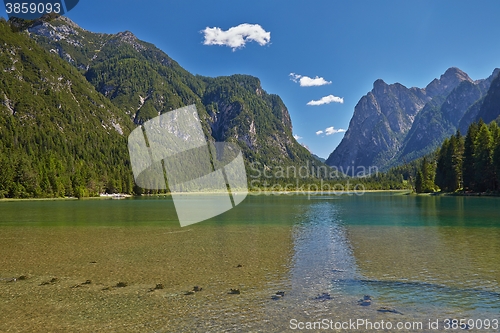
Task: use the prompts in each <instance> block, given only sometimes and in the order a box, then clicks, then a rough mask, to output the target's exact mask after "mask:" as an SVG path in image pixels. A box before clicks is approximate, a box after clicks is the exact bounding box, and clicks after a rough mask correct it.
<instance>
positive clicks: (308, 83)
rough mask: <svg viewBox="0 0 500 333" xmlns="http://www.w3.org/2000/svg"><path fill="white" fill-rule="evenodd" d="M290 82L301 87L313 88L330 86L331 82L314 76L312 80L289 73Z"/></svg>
mask: <svg viewBox="0 0 500 333" xmlns="http://www.w3.org/2000/svg"><path fill="white" fill-rule="evenodd" d="M290 80H292V81H293V82H296V83H297V82H298V83H299V84H300V86H301V87H314V86H324V85H325V84H331V83H332V81H326V80H325V79H323V78H322V77H319V76H316V77H315V78H314V79H312V78H310V77H308V76H304V75H299V74H295V73H290Z"/></svg>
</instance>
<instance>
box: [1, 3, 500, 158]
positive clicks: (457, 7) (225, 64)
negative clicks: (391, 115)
mask: <svg viewBox="0 0 500 333" xmlns="http://www.w3.org/2000/svg"><path fill="white" fill-rule="evenodd" d="M498 13H500V1H496V0H491V1H487V0H482V1H458V0H439V1H436V0H428V1H427V0H422V1H383V0H378V1H360V0H359V1H355V0H352V1H348V0H344V1H335V0H321V1H314V0H309V1H306V0H300V1H299V0H295V1H294V0H264V1H261V0H253V1H239V0H231V1H226V0H212V1H207V0H198V1H190V0H177V1H171V0H143V1H137V0H134V1H132V0H121V1H117V0H112V1H111V0H99V1H97V0H81V1H80V3H79V4H78V5H77V6H76V7H75V8H74V9H73V10H72V11H71V12H70V13H69V14H68V15H67V16H68V17H69V18H70V19H72V20H73V21H75V22H76V23H77V24H79V25H80V26H82V27H83V28H85V29H88V30H91V31H95V32H107V33H116V32H119V31H124V30H129V31H132V32H133V33H134V34H136V35H137V36H138V37H139V38H140V39H142V40H145V41H148V42H151V43H153V44H155V45H156V46H158V47H159V48H160V49H162V50H163V51H165V52H166V53H167V54H168V55H169V56H171V57H172V58H173V59H175V60H176V61H177V62H179V64H180V65H181V66H183V67H184V68H185V69H187V70H188V71H190V72H192V73H194V74H201V75H206V76H220V75H231V74H235V73H243V74H250V75H253V76H257V77H259V78H260V80H261V83H262V86H263V88H264V89H265V90H266V91H267V92H268V93H273V94H278V95H280V96H281V98H282V99H283V101H284V102H285V104H286V105H287V107H288V110H289V112H290V114H291V117H292V122H293V126H294V130H293V132H294V134H296V135H298V136H300V137H301V138H300V139H299V142H301V143H304V144H306V145H307V146H308V147H309V148H310V149H311V151H312V152H314V153H316V154H317V155H319V156H321V157H325V158H326V157H328V155H329V154H330V153H331V152H332V151H333V150H334V149H335V147H336V146H337V145H338V144H339V142H340V140H341V139H342V137H343V132H342V131H341V130H342V129H344V130H345V129H347V128H348V125H349V121H350V119H351V117H352V114H353V111H354V107H355V105H356V103H357V102H358V101H359V99H360V98H361V97H362V96H363V95H365V94H366V93H367V92H368V91H370V90H371V89H372V85H373V82H374V81H375V80H376V79H378V78H381V79H383V80H384V81H385V82H387V83H394V82H400V83H401V84H403V85H405V86H408V87H410V86H418V87H425V86H426V85H427V84H428V83H429V82H430V81H432V80H433V79H434V78H436V77H439V76H440V75H441V74H442V73H444V72H445V70H446V69H447V68H449V67H452V66H455V67H459V68H460V69H462V70H464V71H465V72H466V73H468V74H469V76H470V77H471V78H472V79H481V78H485V77H487V76H489V75H490V74H491V73H492V71H493V69H494V68H495V67H500V43H498V36H500V20H498ZM3 16H4V17H5V13H3ZM245 23H246V24H251V25H259V26H260V28H261V29H262V31H261V33H260V34H259V31H258V30H256V31H257V32H256V34H257V37H260V38H261V40H260V41H261V43H260V44H259V43H258V42H257V41H252V40H247V42H246V44H245V45H244V46H243V47H240V48H237V49H233V48H231V47H229V46H219V45H204V41H205V35H204V33H203V31H204V30H205V29H206V28H207V27H208V28H220V31H227V30H229V29H230V28H232V27H238V26H239V25H241V24H245ZM254 28H255V26H254ZM240 30H241V29H240ZM243 30H244V29H243ZM254 30H255V29H254ZM212 31H215V30H212ZM265 33H269V34H270V39H266V38H265V36H266V35H265ZM222 35H224V33H222V34H221V33H219V34H216V37H221V36H222ZM233 35H234V34H233ZM263 36H264V37H263ZM254 37H255V35H254ZM262 38H264V39H262ZM256 39H258V38H256ZM229 41H231V39H229ZM232 41H233V42H234V40H232ZM261 44H263V45H261ZM290 73H295V74H296V75H301V76H303V77H309V78H316V77H318V78H323V79H324V80H325V81H327V82H329V83H328V84H325V85H322V86H301V85H300V81H299V77H295V81H297V82H294V81H293V80H291V79H292V77H291V76H290ZM303 80H305V81H307V78H305V79H304V78H303ZM330 95H331V96H330ZM326 96H330V97H329V98H327V99H328V100H331V101H332V102H331V103H329V104H323V105H308V103H309V102H311V101H319V100H321V99H322V98H324V97H326ZM340 101H343V103H340ZM310 104H320V103H310ZM332 127H333V129H331V128H332ZM337 130H340V132H337ZM318 131H323V133H321V134H319V135H318V134H316V133H317V132H318ZM327 134H329V135H327Z"/></svg>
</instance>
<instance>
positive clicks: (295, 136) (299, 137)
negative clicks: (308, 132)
mask: <svg viewBox="0 0 500 333" xmlns="http://www.w3.org/2000/svg"><path fill="white" fill-rule="evenodd" d="M293 137H294V138H295V140H297V141H298V140H300V139H302V137H301V136H298V135H297V134H295V135H294V136H293Z"/></svg>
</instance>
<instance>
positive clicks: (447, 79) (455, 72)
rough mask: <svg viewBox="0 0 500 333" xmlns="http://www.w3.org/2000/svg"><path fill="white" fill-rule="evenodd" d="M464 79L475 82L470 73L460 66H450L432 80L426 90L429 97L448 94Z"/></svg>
mask: <svg viewBox="0 0 500 333" xmlns="http://www.w3.org/2000/svg"><path fill="white" fill-rule="evenodd" d="M462 81H469V82H473V81H472V79H471V78H470V77H469V75H467V74H466V73H465V72H463V71H462V70H460V69H459V68H456V67H450V68H448V69H447V70H446V72H444V74H443V75H441V77H440V78H439V79H434V80H432V82H431V83H429V84H428V85H427V87H425V91H426V92H427V96H429V97H434V96H438V95H447V94H449V93H450V92H451V91H452V90H453V89H455V88H456V87H457V86H458V85H459V84H460V83H461V82H462Z"/></svg>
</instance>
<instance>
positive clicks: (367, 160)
mask: <svg viewBox="0 0 500 333" xmlns="http://www.w3.org/2000/svg"><path fill="white" fill-rule="evenodd" d="M497 74H498V71H497V70H495V72H494V73H493V75H492V76H490V77H489V78H488V79H485V80H479V81H473V80H472V79H470V78H469V76H468V75H467V74H466V73H464V72H463V71H461V70H460V69H458V68H449V69H448V70H447V71H446V72H445V73H444V74H443V75H441V77H440V78H439V79H434V80H433V81H432V82H431V83H429V84H428V85H427V86H426V87H425V88H423V89H421V88H410V89H408V88H406V87H405V86H403V85H401V84H399V83H395V84H390V85H388V84H386V83H384V82H383V81H382V80H377V81H375V83H374V85H373V89H372V91H371V92H369V93H368V94H367V95H365V96H363V97H362V98H361V100H360V101H359V102H358V104H357V105H356V107H355V109H354V115H353V117H352V119H351V122H350V124H349V128H348V130H347V132H346V134H345V136H344V138H343V140H342V142H341V143H340V145H339V146H338V147H337V148H336V149H335V151H334V152H333V153H332V154H331V155H330V156H329V157H328V159H327V164H329V165H331V166H336V167H337V168H339V169H340V170H342V169H344V170H345V169H346V168H348V167H351V168H352V167H355V168H358V167H365V168H369V167H373V166H376V167H378V168H379V170H384V169H387V168H388V167H390V166H394V165H398V164H401V163H404V162H408V161H410V160H413V159H415V158H418V157H421V156H423V155H425V154H426V153H429V152H430V151H432V150H433V149H435V148H436V147H437V146H438V145H440V144H441V142H442V141H443V140H444V138H446V137H448V136H449V135H451V134H453V133H454V132H455V131H456V130H457V129H458V128H459V127H460V125H461V121H463V124H462V125H463V126H465V125H466V126H468V125H469V124H470V123H471V122H472V121H473V120H476V118H477V115H478V114H479V113H480V109H481V105H482V103H481V101H482V99H483V98H484V96H485V95H486V93H487V91H488V89H489V88H490V84H491V82H492V81H493V78H494V77H496V75H497ZM464 119H465V120H464ZM469 119H470V120H469Z"/></svg>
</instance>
